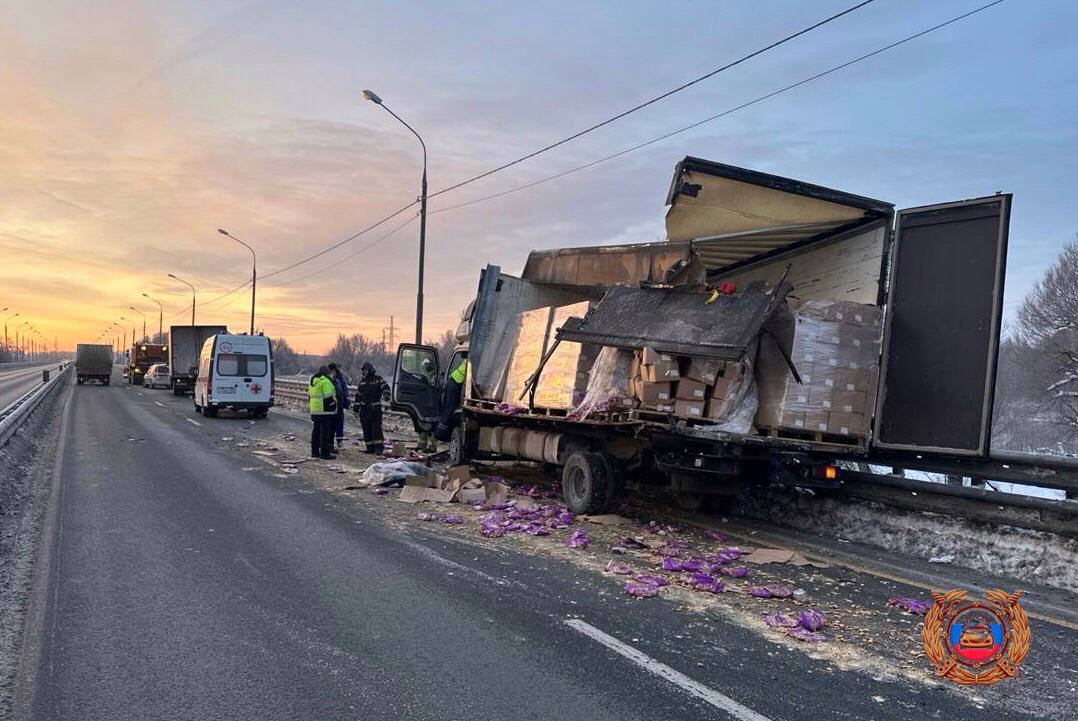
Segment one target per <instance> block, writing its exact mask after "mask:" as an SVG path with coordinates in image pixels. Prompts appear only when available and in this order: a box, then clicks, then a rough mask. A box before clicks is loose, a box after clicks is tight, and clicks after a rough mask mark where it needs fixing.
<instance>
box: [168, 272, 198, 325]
mask: <svg viewBox="0 0 1078 721" xmlns="http://www.w3.org/2000/svg"><path fill="white" fill-rule="evenodd" d="M168 277H169V278H172V279H173V280H178V281H180V282H181V283H183V284H184V285H186V286H187V287H188V288H190V289H191V325H194V324H195V286H193V285H191V284H190V283H188V282H187V281H186V280H184V279H183V278H181V277H179V276H178V275H173V274H172V273H169V274H168Z"/></svg>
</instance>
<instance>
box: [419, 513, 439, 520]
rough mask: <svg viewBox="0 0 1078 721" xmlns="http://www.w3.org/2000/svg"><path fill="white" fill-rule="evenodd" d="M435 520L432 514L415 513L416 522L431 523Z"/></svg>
mask: <svg viewBox="0 0 1078 721" xmlns="http://www.w3.org/2000/svg"><path fill="white" fill-rule="evenodd" d="M434 518H435V516H434V514H433V513H417V514H415V519H416V520H417V521H433V520H434Z"/></svg>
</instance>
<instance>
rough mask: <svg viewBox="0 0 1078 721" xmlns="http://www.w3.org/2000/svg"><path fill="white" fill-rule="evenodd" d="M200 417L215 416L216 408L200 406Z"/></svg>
mask: <svg viewBox="0 0 1078 721" xmlns="http://www.w3.org/2000/svg"><path fill="white" fill-rule="evenodd" d="M202 417H203V418H216V417H217V409H216V408H211V407H210V406H202Z"/></svg>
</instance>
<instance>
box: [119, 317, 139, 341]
mask: <svg viewBox="0 0 1078 721" xmlns="http://www.w3.org/2000/svg"><path fill="white" fill-rule="evenodd" d="M120 320H126V321H127V322H128V323H130V324H131V345H132V346H134V345H135V321H133V320H131V319H130V318H128V317H126V316H122V315H121V316H120ZM124 330H125V331H126V330H127V329H126V328H125V329H124ZM125 335H126V333H125Z"/></svg>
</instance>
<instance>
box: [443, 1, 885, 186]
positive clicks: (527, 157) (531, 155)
mask: <svg viewBox="0 0 1078 721" xmlns="http://www.w3.org/2000/svg"><path fill="white" fill-rule="evenodd" d="M873 2H875V0H863V2H859V3H857V4H856V5H853V6H852V7H849V8H846V9H845V10H843V11H841V12H838V13H835V14H834V15H831V16H829V17H826V18H824V19H823V20H820V21H819V22H816V23H814V24H812V25H809V26H808V27H806V28H803V29H802V30H798V31H797V32H795V33H793V34H791V35H787V36H786V37H784V38H782V39H780V40H776V41H775V42H773V43H771V44H770V45H766V46H764V47H762V48H760V49H758V50H754V51H753V52H751V53H749V54H748V55H745V56H742V57H740V58H738V59H737V60H734V61H733V62H730V63H727V64H726V65H723V66H722V67H720V68H716V69H715V70H712V71H711V72H709V73H706V74H704V75H701V76H700V77H698V78H695V79H693V80H690V81H689V82H687V83H684V84H682V85H679V86H677V87H676V88H673V89H671V90H667V91H666V92H665V93H663V94H661V95H656V96H655V97H654V98H651V99H650V100H646V101H644V102H642V103H640V104H639V105H636V106H633V107H631V108H629V109H628V110H623V111H622V112H620V113H618V114H617V115H614V116H612V117H609V118H607V119H606V120H603V121H601V122H598V123H596V124H595V125H592V126H590V127H588V128H584V129H583V130H580V131H578V132H576V133H573V134H572V135H570V136H568V137H566V138H562V139H561V140H559V141H557V142H554V143H551V144H549V145H546V146H544V147H542V148H539V149H538V150H534V151H532V152H530V153H528V154H527V155H523V156H521V157H519V158H517V159H516V160H511V161H509V162H508V163H505V164H503V165H499V166H498V167H496V168H492V169H490V170H488V171H486V172H484V173H480V174H479V175H474V176H472V177H471V178H468V179H466V180H462V181H460V182H459V183H455V184H454V185H450V186H449V187H447V188H442V189H441V190H439V191H437V192H435V193H431V194H430V195H429V196H428V197H429V198H435V197H437V196H439V195H442V194H443V193H448V192H450V191H453V190H456V189H457V188H460V187H462V186H465V185H468V184H469V183H474V182H475V181H477V180H481V179H483V178H487V177H490V176H491V175H494V174H495V173H498V172H501V171H502V170H505V169H506V168H510V167H512V166H514V165H517V164H519V163H523V162H524V161H525V160H530V159H531V158H534V157H535V156H537V155H541V154H542V153H545V152H547V151H548V150H553V149H554V148H557V147H559V146H561V145H565V144H566V143H568V142H571V141H573V140H576V139H577V138H579V137H582V136H584V135H587V134H588V133H590V132H593V131H595V130H598V129H599V128H602V127H604V126H606V125H609V124H610V123H613V122H614V121H616V120H620V119H621V118H624V117H625V116H627V115H630V114H632V113H635V112H636V111H638V110H642V109H644V108H646V107H648V106H649V105H654V104H655V103H657V102H659V101H660V100H664V99H666V98H668V97H670V96H671V95H674V94H675V93H680V92H681V91H682V90H685V89H686V88H690V87H692V86H693V85H696V84H697V83H700V82H703V81H704V80H707V79H708V78H711V77H714V76H716V75H718V74H719V73H721V72H723V71H726V70H729V69H730V68H732V67H735V66H737V65H740V64H741V63H744V62H746V61H747V60H751V59H752V58H755V57H757V56H758V55H762V54H764V53H766V52H768V51H770V50H773V49H775V48H777V47H778V46H780V45H783V44H785V43H788V42H790V41H791V40H793V39H795V38H798V37H801V36H802V35H805V34H806V33H810V32H812V31H813V30H815V29H817V28H819V27H822V26H824V25H826V24H828V23H829V22H832V21H834V20H838V19H839V18H840V17H842V16H844V15H849V14H850V13H852V12H854V11H855V10H860V9H861V8H863V7H864V6H865V5H869V4H871V3H873Z"/></svg>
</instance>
